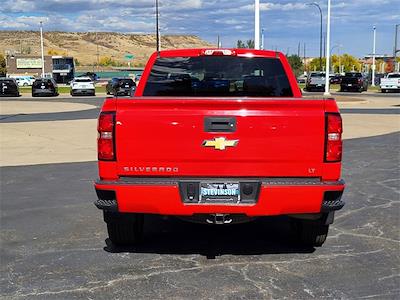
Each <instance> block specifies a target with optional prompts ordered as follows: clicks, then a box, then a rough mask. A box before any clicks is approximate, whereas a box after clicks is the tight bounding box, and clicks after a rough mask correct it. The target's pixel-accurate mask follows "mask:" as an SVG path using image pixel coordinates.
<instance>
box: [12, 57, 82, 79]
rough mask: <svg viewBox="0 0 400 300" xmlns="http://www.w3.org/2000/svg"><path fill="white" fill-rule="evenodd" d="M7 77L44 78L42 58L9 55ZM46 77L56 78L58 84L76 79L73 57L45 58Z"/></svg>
mask: <svg viewBox="0 0 400 300" xmlns="http://www.w3.org/2000/svg"><path fill="white" fill-rule="evenodd" d="M6 63H7V75H8V76H10V75H32V76H34V77H41V76H42V58H41V57H40V56H26V55H8V56H7V57H6ZM44 73H45V74H44V76H45V77H48V78H54V79H55V80H56V82H57V83H68V82H69V81H71V80H72V79H73V78H74V75H75V65H74V58H73V57H65V56H49V55H46V56H45V57H44Z"/></svg>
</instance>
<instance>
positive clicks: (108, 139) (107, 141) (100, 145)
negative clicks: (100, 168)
mask: <svg viewBox="0 0 400 300" xmlns="http://www.w3.org/2000/svg"><path fill="white" fill-rule="evenodd" d="M97 131H98V132H99V135H98V138H97V155H98V158H99V160H115V112H108V111H107V112H102V113H100V116H99V123H98V126H97Z"/></svg>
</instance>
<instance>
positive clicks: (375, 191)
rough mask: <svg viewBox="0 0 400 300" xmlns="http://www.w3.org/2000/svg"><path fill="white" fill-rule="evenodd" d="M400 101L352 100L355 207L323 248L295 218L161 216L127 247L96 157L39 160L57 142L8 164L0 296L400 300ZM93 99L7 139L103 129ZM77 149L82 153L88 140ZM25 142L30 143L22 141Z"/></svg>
mask: <svg viewBox="0 0 400 300" xmlns="http://www.w3.org/2000/svg"><path fill="white" fill-rule="evenodd" d="M390 99H391V98H390ZM63 101H65V102H68V101H70V100H69V99H66V100H62V101H61V102H63ZM82 101H83V100H82ZM390 101H393V103H392V102H390ZM390 101H388V102H385V104H384V105H383V104H381V105H380V106H379V105H375V104H376V103H375V102H374V100H370V102H369V104H368V105H365V106H363V104H357V105H350V104H349V105H348V104H344V105H343V106H345V107H344V108H342V113H343V117H344V118H348V119H349V126H350V127H349V128H352V130H355V129H357V130H359V132H358V133H352V135H349V136H348V138H347V139H346V140H345V143H344V162H343V167H344V169H343V178H344V179H345V181H346V183H347V188H346V191H345V195H344V200H345V201H346V206H345V207H344V209H343V210H341V211H339V212H338V213H337V214H336V220H335V223H334V224H333V226H331V230H330V235H329V237H328V240H327V242H326V243H325V244H324V246H323V247H322V248H315V249H314V248H302V247H298V246H296V244H295V243H293V242H292V240H293V237H292V236H291V231H290V228H289V226H288V224H287V222H286V219H285V218H284V217H277V218H260V219H258V220H256V221H254V222H252V223H247V224H239V225H232V226H222V227H218V226H205V225H197V224H191V223H185V222H183V221H180V220H178V219H175V218H168V219H164V218H160V217H157V216H150V217H148V218H147V219H146V223H145V240H144V243H143V244H142V245H141V246H137V247H132V248H118V249H116V248H114V247H113V246H112V245H111V244H110V243H109V241H108V240H107V239H106V238H107V235H106V229H105V224H104V222H103V221H102V216H101V212H100V211H99V210H97V209H96V208H95V207H94V205H93V200H94V199H95V197H96V196H95V193H94V190H93V187H92V181H93V179H95V178H96V176H97V173H96V171H97V170H96V162H95V161H94V159H95V158H93V159H87V161H79V159H80V158H79V157H76V156H75V155H74V154H71V153H70V154H69V155H67V154H65V153H64V156H66V155H67V158H66V159H65V160H66V161H64V162H60V163H55V162H52V161H53V158H51V159H50V158H49V161H48V162H47V163H43V162H40V163H38V162H35V159H38V158H37V157H40V156H41V155H40V151H44V152H45V151H46V149H45V148H47V147H52V144H53V143H54V144H56V145H57V141H54V142H53V141H51V140H50V139H47V143H48V146H47V147H42V150H40V149H36V150H35V151H36V153H37V155H35V156H29V155H27V154H26V155H27V158H21V159H19V160H18V161H19V163H18V166H16V165H12V164H11V163H10V164H8V166H4V167H2V168H1V169H0V170H1V219H0V221H1V228H0V229H1V230H0V238H1V253H0V260H1V276H0V291H1V292H0V295H1V297H3V298H5V299H7V298H10V299H81V298H90V299H94V298H96V299H118V298H119V299H127V298H130V299H149V298H153V299H160V298H174V299H188V298H192V299H198V298H219V299H260V298H266V299H269V298H276V299H285V298H286V299H313V298H316V299H321V298H324V299H355V298H358V299H360V298H361V299H399V298H400V275H399V274H400V233H399V228H400V227H399V226H400V218H399V217H400V199H399V195H400V189H399V187H400V171H399V167H398V166H399V156H398V149H399V145H400V133H399V132H398V130H399V129H400V120H399V114H398V113H399V109H398V108H397V106H396V105H397V104H396V103H398V102H396V99H395V98H394V99H393V100H390ZM74 102H75V103H80V102H81V100H79V99H77V100H74ZM88 103H89V102H88ZM89 104H91V105H94V106H95V107H97V108H93V109H89V110H85V111H76V112H48V113H38V114H29V115H25V116H23V115H21V116H16V117H12V118H6V119H3V120H1V121H0V123H2V124H0V125H1V126H2V127H1V129H2V136H3V137H4V136H5V134H4V132H5V130H4V129H5V128H8V127H6V126H11V125H15V126H21V124H26V125H25V126H26V127H29V126H30V124H31V123H37V124H38V123H43V124H53V123H57V122H66V123H63V125H64V126H61V128H58V129H56V130H55V131H54V132H53V133H49V132H48V131H46V130H45V129H43V133H46V132H47V134H49V136H48V137H50V136H52V135H55V136H57V135H58V132H59V131H61V132H62V130H64V129H63V128H64V127H65V126H67V128H69V126H71V124H72V123H73V122H80V121H83V122H86V121H87V122H88V124H86V125H83V126H86V127H84V128H85V131H89V130H91V129H92V127H93V126H94V127H93V130H95V120H94V118H96V116H97V112H98V106H99V105H100V101H98V100H94V101H92V102H90V103H89ZM378 104H379V103H378ZM82 114H86V115H83V116H82ZM66 115H68V117H66ZM346 115H347V116H346ZM362 116H364V117H362ZM371 116H372V117H371ZM3 117H4V116H3ZM387 117H389V118H391V120H390V122H387V123H393V124H394V127H393V126H392V127H390V130H389V131H387V130H386V131H385V130H383V131H382V130H381V129H379V130H380V131H379V133H378V134H371V133H369V134H365V132H370V131H371V130H373V128H368V126H367V127H366V129H365V131H362V129H361V128H362V127H363V122H364V124H367V123H365V122H368V121H369V120H373V119H374V118H378V120H387ZM24 118H28V120H27V119H24ZM60 118H61V120H60ZM363 118H364V119H363ZM71 122H72V123H71ZM350 122H353V123H350ZM396 122H397V123H396ZM92 123H93V124H94V125H93V124H92ZM354 123H355V125H354ZM358 123H360V124H359V125H357V124H358ZM379 123H380V121H376V122H375V125H374V127H376V126H379ZM383 123H385V122H384V121H383ZM82 124H83V123H82ZM345 126H346V125H345ZM351 126H353V127H351ZM383 126H384V127H385V126H388V125H387V124H386V125H385V124H383ZM396 126H397V127H396ZM44 127H45V126H44ZM364 127H365V126H364ZM393 128H394V129H396V128H397V130H393ZM345 130H346V127H345ZM87 134H88V136H89V137H91V136H92V132H90V133H87ZM359 136H361V137H359ZM363 136H366V137H363ZM3 137H2V139H3ZM80 138H83V136H81V137H80ZM94 138H95V134H94V137H93V139H94ZM2 144H3V143H2ZM3 147H4V146H2V149H3ZM54 147H55V146H54ZM64 147H67V146H66V145H64ZM70 147H71V148H70V149H71V151H70V152H74V151H75V148H77V147H78V146H76V145H75V146H74V145H70ZM20 148H22V149H25V150H27V149H28V148H24V147H23V145H20V146H15V149H20ZM65 151H66V150H65ZM85 151H87V153H88V154H90V153H92V152H91V151H94V150H93V149H87V150H85ZM2 152H3V150H2ZM26 152H28V151H26ZM66 152H68V151H66ZM82 153H83V152H82ZM85 153H86V152H85ZM42 156H43V155H42ZM2 160H5V159H4V155H3V154H2Z"/></svg>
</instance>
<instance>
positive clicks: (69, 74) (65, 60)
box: [52, 56, 75, 83]
mask: <svg viewBox="0 0 400 300" xmlns="http://www.w3.org/2000/svg"><path fill="white" fill-rule="evenodd" d="M52 59H53V78H54V80H55V81H56V82H57V83H68V82H69V81H71V80H72V79H74V76H75V65H74V58H73V57H67V56H52Z"/></svg>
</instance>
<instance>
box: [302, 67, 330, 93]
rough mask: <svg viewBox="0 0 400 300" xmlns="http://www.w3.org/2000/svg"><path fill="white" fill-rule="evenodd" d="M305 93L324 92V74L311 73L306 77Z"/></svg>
mask: <svg viewBox="0 0 400 300" xmlns="http://www.w3.org/2000/svg"><path fill="white" fill-rule="evenodd" d="M304 90H305V91H307V92H313V91H324V90H325V73H324V72H311V73H310V74H309V75H308V77H307V82H306V87H305V88H304Z"/></svg>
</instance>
